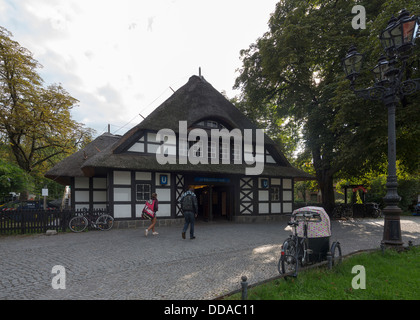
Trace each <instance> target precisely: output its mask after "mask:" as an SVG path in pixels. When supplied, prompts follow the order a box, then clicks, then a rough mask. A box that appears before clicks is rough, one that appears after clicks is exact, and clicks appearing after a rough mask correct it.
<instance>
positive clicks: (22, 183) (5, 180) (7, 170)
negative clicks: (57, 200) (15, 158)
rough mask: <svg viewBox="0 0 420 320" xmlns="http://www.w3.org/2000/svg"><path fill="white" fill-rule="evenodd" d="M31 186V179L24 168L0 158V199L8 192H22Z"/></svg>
mask: <svg viewBox="0 0 420 320" xmlns="http://www.w3.org/2000/svg"><path fill="white" fill-rule="evenodd" d="M32 188H33V179H32V177H31V176H30V175H29V174H28V173H26V172H25V171H24V170H22V169H21V168H19V167H18V166H16V165H14V164H13V163H9V162H6V161H4V160H2V159H0V201H1V200H2V199H3V197H5V196H6V195H8V194H9V192H16V193H20V192H24V191H27V190H31V189H32Z"/></svg>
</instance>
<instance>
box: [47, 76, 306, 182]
mask: <svg viewBox="0 0 420 320" xmlns="http://www.w3.org/2000/svg"><path fill="white" fill-rule="evenodd" d="M204 119H212V120H220V121H221V122H223V123H225V124H226V125H227V126H228V127H231V128H239V129H241V130H242V129H253V130H255V129H256V126H255V125H254V124H253V123H252V122H251V121H250V120H249V119H248V118H247V117H245V116H244V115H243V114H242V113H241V112H240V111H239V110H238V109H237V108H236V107H235V106H234V105H233V104H231V103H230V102H229V101H228V100H227V99H226V98H225V97H224V96H223V95H222V94H221V93H220V92H218V91H217V90H216V89H214V88H213V87H212V86H211V85H210V84H209V83H208V82H207V81H205V80H204V79H203V78H202V77H198V76H192V77H191V78H190V79H189V81H188V83H187V84H185V85H184V86H183V87H181V88H180V89H179V90H177V91H176V92H175V93H174V94H173V95H172V96H171V97H170V98H169V99H167V100H166V101H165V102H164V103H163V104H162V105H160V106H159V107H158V108H156V109H155V110H154V111H153V112H152V113H151V114H150V115H149V116H148V117H147V118H146V119H145V120H143V121H142V122H141V123H140V124H138V125H137V126H135V127H134V128H132V129H131V130H129V131H128V132H127V133H126V134H125V135H123V136H122V137H120V136H113V135H110V134H104V135H102V136H100V137H98V138H97V139H96V140H95V141H93V142H92V143H91V144H89V145H88V146H87V147H86V148H85V149H84V150H82V151H79V152H77V153H75V154H74V155H72V156H70V157H69V158H67V159H65V160H63V161H62V162H60V163H59V164H57V165H56V166H55V167H54V168H53V169H51V170H50V171H49V172H48V173H47V174H46V176H47V177H49V178H51V177H54V176H55V177H58V176H82V175H85V176H93V175H94V174H98V172H105V171H106V169H111V168H112V169H126V170H139V171H140V170H143V171H147V170H159V171H164V172H171V171H172V172H198V171H200V172H208V173H214V174H216V173H221V174H244V173H245V167H246V165H234V164H220V165H214V164H208V165H203V164H199V165H194V166H193V165H170V164H166V165H164V166H162V165H160V164H159V163H158V162H157V160H156V157H155V156H153V155H140V154H135V153H127V152H126V151H127V150H128V149H129V148H130V147H131V146H132V145H133V144H134V143H135V142H137V141H138V140H139V138H140V137H141V136H142V135H143V134H144V132H145V130H150V131H159V130H160V129H163V128H166V129H171V130H173V131H174V132H176V133H177V132H178V130H179V128H178V126H179V122H178V121H187V123H188V126H191V125H192V124H194V123H197V122H199V121H202V120H204ZM265 143H266V145H267V146H268V147H269V148H270V151H271V153H272V155H273V156H274V157H275V158H276V160H277V162H278V163H279V165H265V166H264V172H263V174H264V175H274V176H283V177H293V178H303V179H311V178H312V176H310V175H309V174H307V173H305V172H303V171H301V170H298V169H296V168H294V167H292V166H291V165H290V163H289V162H288V161H287V159H286V158H285V157H284V155H283V154H282V153H281V151H280V148H279V146H278V145H276V144H275V143H274V142H273V141H272V140H271V139H270V138H269V137H268V136H266V135H265ZM99 144H100V146H101V147H98V149H99V150H101V151H100V152H98V151H97V150H96V148H95V146H97V145H99ZM273 153H274V154H273ZM84 154H87V158H86V159H85V157H84ZM248 167H249V166H248ZM56 179H57V181H60V180H59V179H58V178H56Z"/></svg>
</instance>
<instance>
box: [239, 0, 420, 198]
mask: <svg viewBox="0 0 420 320" xmlns="http://www.w3.org/2000/svg"><path fill="white" fill-rule="evenodd" d="M356 4H362V5H363V6H364V7H365V8H366V13H367V21H366V29H365V30H355V29H353V28H352V25H351V20H352V18H353V17H354V15H352V13H351V9H352V7H353V6H354V5H356ZM402 8H406V9H407V10H409V11H410V12H411V13H412V14H417V15H420V4H419V2H418V1H417V0H403V1H398V2H396V1H392V0H387V1H383V0H375V1H366V2H363V3H360V2H359V1H336V0H329V1H303V0H286V1H280V2H279V3H278V4H277V6H276V11H275V12H274V14H273V15H272V17H271V18H270V20H269V28H270V30H269V31H268V32H267V33H265V34H264V35H263V36H262V37H261V38H259V39H258V40H257V41H256V43H255V44H252V45H250V47H249V49H246V50H242V51H241V59H242V62H243V66H242V68H241V69H240V70H239V71H240V75H239V77H238V78H237V79H236V82H235V87H236V88H238V89H241V90H242V94H241V96H240V97H239V104H240V105H241V108H242V110H245V111H246V112H247V114H248V115H249V116H250V117H254V119H256V121H258V120H257V119H265V120H264V122H263V123H262V124H263V125H265V123H266V119H268V121H270V123H271V126H276V125H278V124H284V123H292V124H293V131H294V132H295V138H296V139H294V140H291V142H292V143H294V144H295V146H294V149H293V148H292V149H293V150H294V151H298V150H299V149H298V148H297V147H296V145H297V143H299V142H303V143H302V144H301V145H303V146H304V149H302V150H299V152H301V154H302V155H303V156H304V158H305V160H306V161H307V159H308V158H309V159H311V161H312V164H313V167H314V170H315V171H314V173H315V175H316V177H317V181H318V184H319V187H320V188H321V190H322V193H323V203H324V204H326V203H330V204H331V202H334V198H333V195H332V184H333V177H334V178H351V177H355V178H362V177H364V176H365V175H366V174H369V173H370V172H373V171H377V170H378V169H380V168H384V166H383V164H384V163H386V162H387V134H388V133H387V111H386V109H385V107H384V106H383V105H382V103H380V102H378V101H376V102H372V101H365V100H363V99H361V98H357V97H356V96H355V95H354V93H353V92H352V91H351V90H350V89H349V83H348V81H347V80H346V79H345V76H344V72H343V70H342V68H341V60H342V59H343V58H344V57H345V55H346V52H347V50H348V48H349V47H350V45H352V44H354V45H356V46H357V48H358V51H359V52H361V53H363V54H364V55H365V57H364V58H365V62H364V69H363V73H362V75H361V77H360V81H359V82H358V86H360V87H361V88H366V87H369V86H372V85H373V77H372V75H371V72H370V70H371V69H372V68H373V67H374V66H375V64H376V63H377V59H378V58H379V56H380V55H381V54H382V50H383V49H382V46H381V44H380V41H379V39H378V36H379V34H380V32H381V30H383V29H384V28H385V27H386V26H387V23H388V20H389V18H390V17H391V15H397V14H398V12H399V10H401V9H402ZM419 56H420V45H417V46H416V48H415V50H414V52H413V55H412V57H411V58H410V60H409V61H408V65H409V70H410V72H409V74H408V76H410V77H412V78H418V77H420V64H419ZM419 96H420V93H417V94H414V95H412V96H409V97H407V98H405V99H404V100H403V101H402V103H401V107H399V108H398V110H397V146H398V147H397V157H398V159H399V160H400V161H401V163H402V164H404V168H405V169H406V170H407V172H409V173H415V172H418V171H419V168H420V156H419V151H418V150H420V140H419V139H418V137H419V136H420V126H419V123H420V112H418V110H419V107H420V99H419ZM266 115H270V116H269V117H264V116H266ZM262 116H263V117H262ZM278 119H280V121H279V120H278ZM285 128H286V127H282V126H281V125H280V126H279V130H280V131H281V132H282V134H280V135H279V136H280V137H281V138H282V137H285V136H287V135H288V132H287V131H286V130H285ZM290 128H292V127H290ZM287 155H288V156H289V158H290V155H291V153H288V154H287ZM292 155H295V153H292ZM378 173H379V174H380V173H383V171H381V170H379V172H378Z"/></svg>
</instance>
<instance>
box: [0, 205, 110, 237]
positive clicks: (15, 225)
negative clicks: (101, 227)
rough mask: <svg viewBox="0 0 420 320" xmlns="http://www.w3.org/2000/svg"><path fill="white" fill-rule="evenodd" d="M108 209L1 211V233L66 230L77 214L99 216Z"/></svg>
mask: <svg viewBox="0 0 420 320" xmlns="http://www.w3.org/2000/svg"><path fill="white" fill-rule="evenodd" d="M105 213H108V214H109V212H108V210H107V209H94V210H86V209H83V210H65V211H60V210H38V209H35V210H33V209H31V210H9V211H0V234H25V233H45V232H47V230H56V231H62V232H65V231H66V230H67V229H68V224H69V221H70V219H71V218H72V217H74V216H76V215H91V216H99V215H101V214H105Z"/></svg>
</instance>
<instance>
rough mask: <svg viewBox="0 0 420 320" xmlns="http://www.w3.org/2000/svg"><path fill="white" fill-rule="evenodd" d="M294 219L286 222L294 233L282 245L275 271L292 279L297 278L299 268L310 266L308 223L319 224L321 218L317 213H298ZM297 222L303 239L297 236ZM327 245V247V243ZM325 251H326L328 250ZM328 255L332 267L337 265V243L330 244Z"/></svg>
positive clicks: (339, 250)
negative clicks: (300, 225) (300, 224)
mask: <svg viewBox="0 0 420 320" xmlns="http://www.w3.org/2000/svg"><path fill="white" fill-rule="evenodd" d="M294 217H295V220H294V221H290V222H288V225H289V226H291V227H293V228H294V232H293V234H292V235H290V236H289V238H288V239H286V240H285V241H284V243H283V246H282V250H281V255H280V259H279V262H278V264H277V269H278V271H279V273H281V274H284V275H287V274H292V276H293V277H297V274H298V270H299V267H300V266H301V267H304V266H306V265H307V264H310V263H311V259H310V255H311V254H313V253H314V251H313V250H312V249H310V248H309V238H308V223H309V222H320V221H322V218H321V216H320V215H319V214H318V213H311V212H303V213H298V214H295V215H294ZM299 222H303V237H299V236H298V231H297V228H298V226H299ZM328 239H329V238H328ZM327 241H329V240H327ZM327 245H328V246H329V243H328V244H327ZM325 251H328V249H326V250H325ZM330 253H331V258H332V265H334V262H338V263H339V262H340V261H341V246H340V243H339V242H334V243H333V244H332V246H331V250H330ZM325 254H327V252H325Z"/></svg>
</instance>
